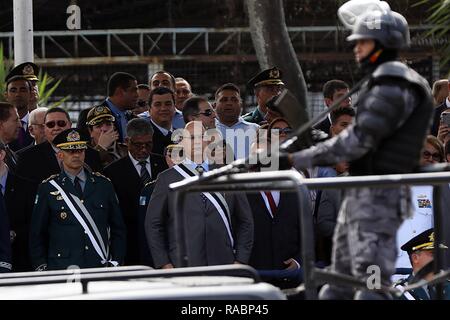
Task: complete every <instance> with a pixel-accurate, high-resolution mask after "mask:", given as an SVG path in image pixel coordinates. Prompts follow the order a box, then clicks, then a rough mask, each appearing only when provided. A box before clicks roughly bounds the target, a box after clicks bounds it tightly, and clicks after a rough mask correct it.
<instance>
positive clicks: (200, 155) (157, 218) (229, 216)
mask: <svg viewBox="0 0 450 320" xmlns="http://www.w3.org/2000/svg"><path fill="white" fill-rule="evenodd" d="M204 137H205V129H204V127H203V126H202V124H201V122H199V121H192V122H189V123H188V124H187V125H186V127H185V130H184V132H183V137H182V142H181V143H182V146H183V150H184V152H185V154H186V158H185V159H184V160H183V162H181V163H179V164H177V165H175V166H173V167H172V168H170V169H168V170H166V171H164V172H162V173H161V174H160V175H159V176H158V179H157V180H156V185H155V189H154V191H153V194H152V197H151V199H150V202H149V205H148V208H147V215H146V218H145V233H146V237H147V241H148V244H149V248H150V252H151V254H152V257H153V261H154V265H155V267H156V268H163V269H166V268H173V267H179V266H180V265H181V262H180V261H178V259H177V249H178V247H179V245H180V243H177V241H176V239H177V238H176V230H175V226H174V216H175V214H176V212H175V203H174V201H173V200H174V193H173V192H171V191H168V186H169V185H170V184H171V183H173V182H177V181H180V180H183V179H184V178H186V177H189V176H193V175H195V174H198V172H201V171H202V170H203V171H208V170H209V169H212V168H210V167H209V164H208V160H205V159H206V157H205V156H204V154H205V152H204V150H205V148H206V147H207V145H208V141H205V139H204ZM182 210H183V211H182V214H181V215H180V216H182V215H187V217H186V219H185V230H184V232H185V234H186V237H185V238H186V239H188V241H187V243H186V250H187V257H188V266H209V265H222V264H233V263H242V264H247V263H248V260H249V258H250V253H251V249H252V245H253V220H252V215H251V210H250V206H249V204H248V201H247V199H246V197H245V196H244V195H243V194H223V193H218V192H212V193H209V192H203V193H189V194H187V195H186V198H185V202H184V206H183V209H182Z"/></svg>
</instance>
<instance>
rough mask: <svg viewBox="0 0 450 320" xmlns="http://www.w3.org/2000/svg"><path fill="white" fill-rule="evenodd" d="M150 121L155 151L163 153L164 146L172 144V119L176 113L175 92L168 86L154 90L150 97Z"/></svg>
mask: <svg viewBox="0 0 450 320" xmlns="http://www.w3.org/2000/svg"><path fill="white" fill-rule="evenodd" d="M149 106H150V109H149V113H150V117H149V118H148V119H147V120H150V123H151V124H152V126H153V152H154V153H157V154H160V155H163V153H164V148H165V147H167V146H168V145H169V144H172V139H171V137H172V133H173V127H172V121H173V117H174V114H175V94H174V92H173V91H172V90H170V89H169V88H166V87H157V88H155V89H153V90H152V92H151V93H150V98H149Z"/></svg>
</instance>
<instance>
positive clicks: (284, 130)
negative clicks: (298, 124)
mask: <svg viewBox="0 0 450 320" xmlns="http://www.w3.org/2000/svg"><path fill="white" fill-rule="evenodd" d="M272 130H275V131H278V132H279V133H285V134H289V133H291V132H292V128H282V129H281V128H273V129H272Z"/></svg>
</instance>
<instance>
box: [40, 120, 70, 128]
mask: <svg viewBox="0 0 450 320" xmlns="http://www.w3.org/2000/svg"><path fill="white" fill-rule="evenodd" d="M66 125H67V121H64V120H58V121H49V122H46V123H45V126H46V127H47V128H49V129H52V128H54V127H55V126H58V127H60V128H64V127H65V126H66Z"/></svg>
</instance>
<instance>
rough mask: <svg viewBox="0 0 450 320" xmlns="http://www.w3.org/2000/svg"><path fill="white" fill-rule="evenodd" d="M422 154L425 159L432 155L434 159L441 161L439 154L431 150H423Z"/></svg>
mask: <svg viewBox="0 0 450 320" xmlns="http://www.w3.org/2000/svg"><path fill="white" fill-rule="evenodd" d="M422 155H423V157H424V158H426V159H428V158H430V157H432V158H433V160H434V161H441V155H440V154H439V153H431V152H428V151H424V152H423V153H422Z"/></svg>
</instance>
